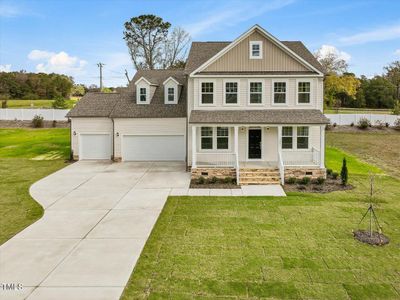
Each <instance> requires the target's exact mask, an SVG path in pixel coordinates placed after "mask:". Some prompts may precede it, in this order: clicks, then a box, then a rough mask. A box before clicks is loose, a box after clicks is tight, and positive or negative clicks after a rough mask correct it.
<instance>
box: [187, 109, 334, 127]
mask: <svg viewBox="0 0 400 300" xmlns="http://www.w3.org/2000/svg"><path fill="white" fill-rule="evenodd" d="M189 123H193V124H329V119H328V118H326V117H325V116H324V114H323V113H322V112H321V111H319V110H317V109H269V110H264V109H263V110H261V109H260V110H219V111H211V110H192V112H191V114H190V118H189Z"/></svg>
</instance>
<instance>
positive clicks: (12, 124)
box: [0, 120, 70, 128]
mask: <svg viewBox="0 0 400 300" xmlns="http://www.w3.org/2000/svg"><path fill="white" fill-rule="evenodd" d="M69 127H70V123H69V122H68V121H56V122H53V121H43V127H42V128H69ZM0 128H34V127H33V126H32V121H14V120H0Z"/></svg>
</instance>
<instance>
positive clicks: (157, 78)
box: [110, 69, 186, 118]
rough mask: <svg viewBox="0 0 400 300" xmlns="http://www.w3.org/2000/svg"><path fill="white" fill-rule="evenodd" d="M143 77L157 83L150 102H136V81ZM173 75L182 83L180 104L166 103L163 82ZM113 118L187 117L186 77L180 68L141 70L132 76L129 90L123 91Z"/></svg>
mask: <svg viewBox="0 0 400 300" xmlns="http://www.w3.org/2000/svg"><path fill="white" fill-rule="evenodd" d="M141 77H144V78H146V79H147V80H148V81H150V82H151V83H153V84H155V85H157V87H156V90H155V92H154V95H153V98H152V99H151V101H150V104H137V103H136V88H135V82H136V81H137V80H139V79H140V78H141ZM169 77H173V78H174V79H175V80H176V81H178V82H179V84H181V90H180V97H179V99H178V104H164V86H163V82H164V81H165V80H166V79H168V78H169ZM110 117H111V118H184V117H186V77H185V74H184V71H183V70H182V69H178V70H139V71H137V72H136V74H135V76H134V77H133V78H132V80H131V83H130V84H129V86H128V88H127V90H126V91H125V92H124V93H121V97H120V101H119V102H118V104H117V105H116V106H115V107H114V109H113V110H112V112H111V114H110Z"/></svg>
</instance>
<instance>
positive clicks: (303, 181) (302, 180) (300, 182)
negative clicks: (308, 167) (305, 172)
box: [297, 177, 311, 185]
mask: <svg viewBox="0 0 400 300" xmlns="http://www.w3.org/2000/svg"><path fill="white" fill-rule="evenodd" d="M310 182H311V178H310V177H303V178H301V179H299V180H297V183H298V184H303V185H307V184H309V183H310Z"/></svg>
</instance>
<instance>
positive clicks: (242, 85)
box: [188, 77, 323, 115]
mask: <svg viewBox="0 0 400 300" xmlns="http://www.w3.org/2000/svg"><path fill="white" fill-rule="evenodd" d="M208 81H210V82H214V85H215V86H214V104H213V105H201V104H200V96H201V95H200V93H201V83H202V82H208ZM226 81H238V82H239V93H238V95H239V99H238V104H237V105H226V104H224V82H226ZM250 81H261V82H263V103H262V104H261V105H258V104H257V105H251V104H249V82H250ZM274 81H285V82H287V86H286V104H283V105H278V104H274V103H273V90H272V89H273V82H274ZM299 81H310V82H311V96H310V97H311V98H310V103H309V104H297V83H298V82H299ZM188 100H189V102H188V112H189V115H190V111H191V110H193V109H195V110H243V109H249V110H254V109H319V110H321V111H322V109H323V79H322V78H317V77H315V78H302V77H298V78H251V79H250V78H221V77H215V78H197V77H196V78H190V79H189V80H188Z"/></svg>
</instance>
